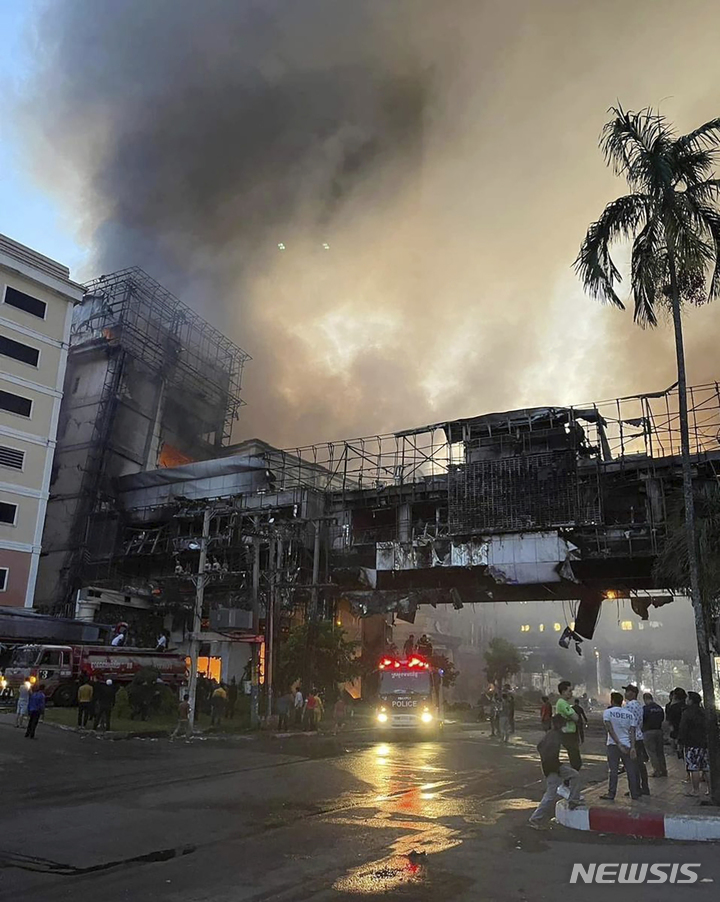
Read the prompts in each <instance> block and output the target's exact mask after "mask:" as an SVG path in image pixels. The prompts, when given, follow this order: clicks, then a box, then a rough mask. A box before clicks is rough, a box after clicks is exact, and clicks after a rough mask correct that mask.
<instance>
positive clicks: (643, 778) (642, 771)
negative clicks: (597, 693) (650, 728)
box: [623, 683, 650, 796]
mask: <svg viewBox="0 0 720 902" xmlns="http://www.w3.org/2000/svg"><path fill="white" fill-rule="evenodd" d="M623 689H624V690H625V707H626V708H627V710H628V711H632V713H633V715H634V716H635V750H636V751H637V772H638V779H639V781H640V782H639V790H640V793H641V794H642V795H644V796H649V795H650V785H649V783H648V772H647V760H648V753H647V752H646V751H645V740H644V736H643V731H642V725H643V716H644V714H645V709H644V708H643V705H642V702H640V701H638V687H637V686H634V685H633V684H632V683H630V685H629V686H623Z"/></svg>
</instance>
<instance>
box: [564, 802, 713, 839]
mask: <svg viewBox="0 0 720 902" xmlns="http://www.w3.org/2000/svg"><path fill="white" fill-rule="evenodd" d="M555 818H556V819H557V822H558V823H559V824H562V825H563V827H569V828H570V829H571V830H593V831H595V832H598V833H615V834H618V835H620V836H642V837H646V838H648V839H679V840H694V841H695V842H718V841H720V815H713V814H661V813H659V812H651V811H648V812H638V813H637V814H635V813H633V812H630V811H626V810H621V809H613V808H576V809H575V810H574V811H571V810H570V808H569V807H568V803H567V802H566V801H565V800H564V799H558V802H557V805H556V807H555Z"/></svg>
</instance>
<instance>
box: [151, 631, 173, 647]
mask: <svg viewBox="0 0 720 902" xmlns="http://www.w3.org/2000/svg"><path fill="white" fill-rule="evenodd" d="M169 647H170V633H169V632H168V631H167V630H163V631H162V632H161V633H160V635H159V636H158V637H157V640H156V643H155V651H167V650H168V648H169Z"/></svg>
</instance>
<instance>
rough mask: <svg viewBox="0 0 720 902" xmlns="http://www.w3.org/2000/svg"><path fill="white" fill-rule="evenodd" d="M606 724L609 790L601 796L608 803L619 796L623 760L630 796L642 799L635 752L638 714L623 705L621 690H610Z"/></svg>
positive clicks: (605, 712) (605, 716) (604, 718)
mask: <svg viewBox="0 0 720 902" xmlns="http://www.w3.org/2000/svg"><path fill="white" fill-rule="evenodd" d="M603 723H604V724H605V729H606V731H607V746H606V751H607V760H608V771H609V776H608V791H607V792H606V793H605V795H603V796H600V798H601V799H605V800H606V801H608V802H612V801H614V799H615V795H616V793H617V783H618V771H619V768H620V762H621V761H622V763H623V764H624V765H625V774H626V775H627V781H628V788H629V790H630V795H631V796H632V798H633V799H635V800H636V801H637V800H638V799H641V798H642V793H641V792H640V776H639V774H638V770H637V765H636V757H637V752H636V751H635V714H634V713H633V711H631V710H629V709H628V708H627V707H625V708H623V696H622V693H621V692H611V693H610V707H609V708H607V709H606V710H605V711H604V712H603Z"/></svg>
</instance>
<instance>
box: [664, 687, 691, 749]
mask: <svg viewBox="0 0 720 902" xmlns="http://www.w3.org/2000/svg"><path fill="white" fill-rule="evenodd" d="M686 703H687V692H685V690H684V689H682V688H681V687H680V686H678V687H676V688H675V689H673V691H672V692H671V693H670V701H669V702H668V704H667V707H666V708H665V719H666V720H667V722H668V724H669V725H670V740H671V742H672V746H673V748H674V749H675V752H676V754H677V756H678V758H681V759H682V757H683V752H682V748H681V746H680V743H679V742H678V733H679V732H680V721H681V720H682V715H683V711H684V710H685V705H686Z"/></svg>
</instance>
